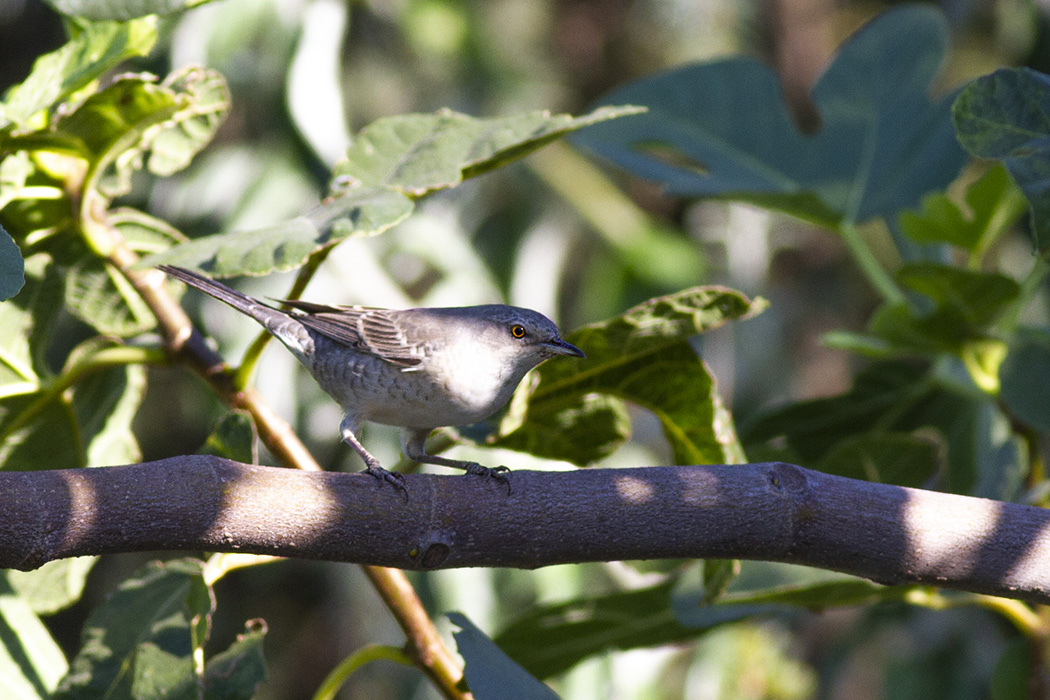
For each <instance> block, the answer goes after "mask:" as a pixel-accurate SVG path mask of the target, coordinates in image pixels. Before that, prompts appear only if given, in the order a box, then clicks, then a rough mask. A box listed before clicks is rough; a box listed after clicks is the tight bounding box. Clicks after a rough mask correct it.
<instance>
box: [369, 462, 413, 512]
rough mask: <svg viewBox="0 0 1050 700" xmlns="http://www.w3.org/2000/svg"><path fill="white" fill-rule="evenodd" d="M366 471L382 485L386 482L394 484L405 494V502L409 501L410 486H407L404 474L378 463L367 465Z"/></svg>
mask: <svg viewBox="0 0 1050 700" xmlns="http://www.w3.org/2000/svg"><path fill="white" fill-rule="evenodd" d="M365 472H367V473H368V474H371V475H372V476H374V477H375V478H376V479H378V480H379V483H380V485H382V484H383V482H386V483H388V484H390V485H391V486H393V487H394V488H395V489H397V490H398V491H400V492H401V493H403V494H404V495H405V502H406V503H407V502H408V487H407V486H405V477H404V476H403V475H402V474H399V473H397V472H392V471H389V470H386V469H383V468H382V467H381V466H379V465H378V464H369V465H368V466H366V467H365Z"/></svg>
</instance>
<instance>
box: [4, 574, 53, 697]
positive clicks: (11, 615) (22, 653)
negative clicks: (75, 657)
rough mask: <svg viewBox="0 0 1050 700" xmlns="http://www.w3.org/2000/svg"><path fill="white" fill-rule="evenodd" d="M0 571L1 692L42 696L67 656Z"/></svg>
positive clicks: (23, 695)
mask: <svg viewBox="0 0 1050 700" xmlns="http://www.w3.org/2000/svg"><path fill="white" fill-rule="evenodd" d="M9 573H10V572H3V573H0V696H2V697H4V698H5V699H8V698H9V699H10V700H44V699H45V698H50V697H51V692H52V691H53V690H54V689H55V687H56V686H57V685H58V682H59V680H60V679H61V678H62V676H63V675H64V674H65V673H66V669H67V663H66V657H65V655H64V654H63V653H62V650H61V649H60V648H59V646H58V644H57V643H55V640H54V639H52V637H51V633H50V632H48V631H47V628H46V627H45V626H44V623H42V622H41V621H40V618H38V617H37V616H36V613H35V612H33V609H32V607H31V606H30V605H29V603H28V602H26V601H25V600H24V599H23V598H22V597H21V596H19V595H17V594H16V592H15V591H14V589H12V588H11V586H10V585H9V583H8V580H7V576H6V575H7V574H9Z"/></svg>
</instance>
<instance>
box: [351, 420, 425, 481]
mask: <svg viewBox="0 0 1050 700" xmlns="http://www.w3.org/2000/svg"><path fill="white" fill-rule="evenodd" d="M360 429H361V421H359V420H355V419H353V418H351V417H350V416H345V417H344V418H343V422H342V423H340V424H339V432H340V433H341V434H342V436H343V442H345V443H346V444H347V445H350V447H352V448H354V452H356V453H357V454H359V455H361V459H363V460H364V461H365V471H366V472H368V473H369V474H371V475H372V476H374V477H375V478H376V479H379V483H383V482H384V481H385V482H387V483H389V484H390V485H391V486H393V487H394V488H396V489H398V490H400V491H402V492H403V493H404V494H405V498H406V499H407V498H408V489H407V488H406V487H405V477H403V476H402V475H401V474H398V473H396V472H392V471H388V470H386V469H383V467H381V466H380V465H379V460H378V459H376V458H375V457H373V456H372V453H371V452H369V451H368V450H366V449H365V446H364V445H362V444H361V441H360V440H358V439H357V431H359V430H360Z"/></svg>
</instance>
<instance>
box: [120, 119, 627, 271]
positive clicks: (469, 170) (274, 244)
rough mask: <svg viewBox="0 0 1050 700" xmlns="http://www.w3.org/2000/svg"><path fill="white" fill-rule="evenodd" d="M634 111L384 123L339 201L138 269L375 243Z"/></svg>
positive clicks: (214, 264)
mask: <svg viewBox="0 0 1050 700" xmlns="http://www.w3.org/2000/svg"><path fill="white" fill-rule="evenodd" d="M633 111H634V110H633V108H629V107H622V108H609V109H602V110H597V111H595V112H592V113H591V114H588V115H584V116H582V117H570V116H568V115H554V116H552V115H550V114H548V113H546V112H535V113H530V114H523V115H518V116H513V117H504V118H497V119H475V118H473V117H468V116H466V115H463V114H457V113H455V112H449V111H442V112H439V113H437V114H407V115H401V116H397V117H389V118H387V119H380V120H378V121H376V122H375V123H373V124H370V125H369V126H367V127H365V128H364V129H362V130H361V132H360V133H358V134H357V136H356V138H355V140H354V144H353V145H352V146H351V147H350V149H349V151H348V153H347V160H346V161H344V162H342V163H340V164H339V165H338V166H336V168H335V171H334V173H333V186H332V191H333V195H332V196H331V197H329V198H328V199H326V200H325V201H324V202H323V203H322V204H321V205H320V206H319V207H317V208H316V209H314V210H313V211H311V212H309V213H307V214H305V215H303V216H300V217H297V218H295V219H292V220H291V221H285V222H282V223H279V224H276V225H274V226H267V227H264V228H261V229H254V230H250V231H232V232H228V233H220V234H216V235H214V236H206V237H204V238H198V239H196V240H194V241H191V242H189V243H185V244H183V245H179V246H175V247H174V248H172V249H171V250H168V251H166V252H164V253H159V254H156V255H152V256H150V257H148V258H146V259H145V260H143V261H142V262H141V263H140V265H141V266H143V267H145V266H154V265H159V264H161V263H167V264H169V265H179V266H182V267H195V268H198V269H201V270H205V271H207V272H208V273H209V274H211V275H212V276H215V277H234V276H237V275H265V274H269V273H271V272H276V271H281V270H291V269H294V268H297V267H299V266H301V265H302V264H303V263H304V262H306V260H307V258H309V257H310V256H311V255H313V254H314V253H317V252H319V251H321V250H324V249H325V248H329V247H331V246H334V245H336V244H337V243H339V242H340V241H342V240H344V239H346V238H349V237H351V236H374V235H377V234H380V233H382V232H383V231H386V230H387V229H389V228H390V227H391V226H394V225H396V224H398V223H400V222H401V221H403V220H405V219H406V218H407V217H408V216H409V215H410V214H411V213H412V211H413V210H414V209H415V201H414V200H415V199H416V198H418V197H421V196H423V195H425V194H429V193H431V192H434V191H436V190H440V189H445V188H449V187H455V186H456V185H458V184H459V183H460V182H462V181H463V179H464V178H468V177H473V176H475V175H479V174H481V173H483V172H486V171H488V170H491V169H493V168H497V167H499V166H500V165H503V164H504V163H506V162H509V161H510V160H513V159H515V158H520V157H522V156H524V155H526V154H528V153H530V152H531V151H534V150H536V149H537V148H540V147H541V146H543V145H544V144H546V143H548V142H550V141H552V140H554V139H556V138H560V137H561V136H563V135H564V134H566V133H568V132H570V131H572V130H574V129H579V128H581V127H583V126H586V125H588V124H593V123H595V122H598V121H602V120H605V119H612V118H614V117H617V116H621V115H623V114H630V113H632V112H633Z"/></svg>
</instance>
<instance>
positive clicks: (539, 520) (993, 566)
mask: <svg viewBox="0 0 1050 700" xmlns="http://www.w3.org/2000/svg"><path fill="white" fill-rule="evenodd" d="M405 478H406V482H407V485H408V491H409V494H410V498H409V500H408V502H407V503H406V502H405V500H404V499H403V498H402V496H401V495H400V494H399V493H398V492H397V491H395V490H394V489H392V488H388V487H386V486H384V485H380V484H377V483H376V480H375V479H374V478H372V477H371V476H368V475H364V474H335V473H328V472H301V471H294V470H287V469H275V468H269V467H252V466H247V465H242V464H238V463H236V462H230V461H227V460H223V459H219V458H216V457H201V456H191V457H180V458H175V459H169V460H163V461H160V462H152V463H146V464H139V465H130V466H123V467H107V468H102V469H84V470H56V471H41V472H15V473H2V472H0V513H3V514H4V518H3V522H0V567H14V568H32V567H35V566H39V565H41V564H43V563H44V562H46V561H49V560H51V559H58V558H62V557H71V556H76V555H82V554H98V553H106V552H126V551H140V550H154V549H156V550H205V551H224V552H230V551H243V552H256V553H264V554H276V555H281V556H288V557H302V558H311V559H325V560H332V561H346V562H356V563H363V564H375V565H381V566H390V567H398V568H402V569H436V568H451V567H463V566H511V567H523V568H535V567H540V566H546V565H549V564H560V563H568V562H584V561H611V560H620V559H658V558H680V557H685V558H701V557H718V558H741V559H766V560H773V561H785V562H794V563H799V564H808V565H811V566H817V567H822V568H827V569H834V570H837V571H844V572H848V573H852V574H856V575H859V576H864V577H867V578H870V579H873V580H875V581H879V582H881V583H887V584H897V583H924V584H930V585H935V586H941V587H945V588H957V589H962V590H968V591H974V592H978V593H988V594H992V595H999V596H1006V597H1011V598H1019V599H1021V600H1027V601H1030V602H1037V603H1047V602H1050V511H1047V510H1043V509H1040V508H1034V507H1030V506H1022V505H1017V504H1012V503H1000V502H997V501H989V500H984V499H979V498H971V497H966V496H957V495H952V494H944V493H937V492H933V491H922V490H918V489H908V488H901V487H897V486H888V485H884V484H873V483H868V482H864V481H856V480H852V479H845V478H842V477H836V476H830V475H827V474H822V473H819V472H814V471H809V470H806V469H802V468H800V467H796V466H793V465H790V464H779V463H773V464H749V465H737V466H707V467H649V468H637V469H613V470H608V469H591V470H579V471H573V472H531V471H516V472H514V473H513V474H511V476H510V483H511V486H512V491H511V493H510V494H509V495H508V493H507V490H506V488H505V486H504V484H502V483H501V482H500V481H498V480H495V479H483V478H478V477H473V476H434V475H419V474H410V475H406V477H405Z"/></svg>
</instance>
